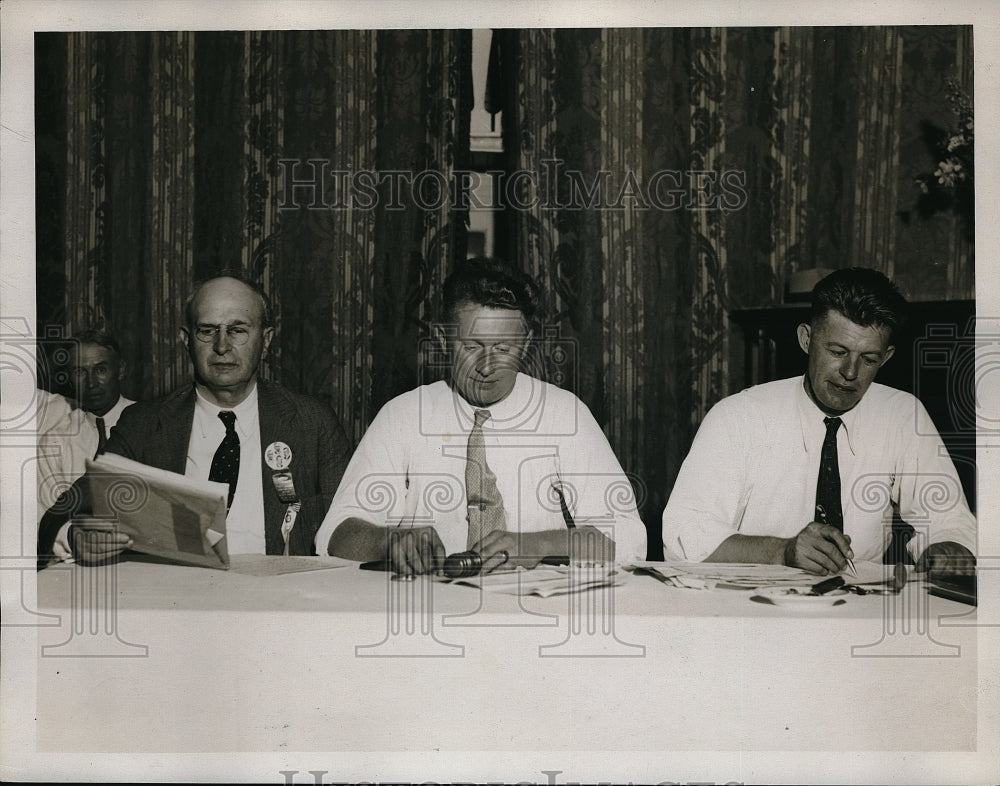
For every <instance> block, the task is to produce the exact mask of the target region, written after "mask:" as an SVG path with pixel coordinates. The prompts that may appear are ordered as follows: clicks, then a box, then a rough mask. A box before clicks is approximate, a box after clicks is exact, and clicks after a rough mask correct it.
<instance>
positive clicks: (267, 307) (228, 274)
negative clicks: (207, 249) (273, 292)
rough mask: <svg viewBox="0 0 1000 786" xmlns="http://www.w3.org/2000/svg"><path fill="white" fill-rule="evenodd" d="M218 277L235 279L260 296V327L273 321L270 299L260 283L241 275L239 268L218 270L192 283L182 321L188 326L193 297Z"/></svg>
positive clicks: (268, 325)
mask: <svg viewBox="0 0 1000 786" xmlns="http://www.w3.org/2000/svg"><path fill="white" fill-rule="evenodd" d="M220 278H231V279H234V280H235V281H239V282H240V283H241V284H243V285H244V286H246V287H248V288H250V289H251V290H252V291H253V292H254V294H256V295H257V297H259V298H260V304H261V307H262V309H263V318H264V324H263V325H262V327H270V326H271V325H273V324H274V323H273V322H272V316H271V299H270V298H269V297H268V296H267V293H266V292H265V291H264V290H263V289H262V288H261V286H260V284H258V283H257V282H256V281H252V280H250V279H249V278H247V277H246V276H245V275H243V273H242V272H240V271H239V270H235V271H230V270H220V271H219V272H218V273H216V274H215V275H213V276H209V277H208V278H203V279H201V280H200V281H196V282H195V284H194V289H193V290H191V294H190V295H188V299H187V301H186V302H185V303H184V321H185V322H186V323H187V325H188V327H191V326H192V322H191V304H192V303H194V299H195V298H196V297H197V296H198V293H199V292H200V291H201V288H202V287H203V286H205V284H208V283H209V282H211V281H215V280H217V279H220Z"/></svg>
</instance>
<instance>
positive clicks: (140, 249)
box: [36, 27, 973, 556]
mask: <svg viewBox="0 0 1000 786" xmlns="http://www.w3.org/2000/svg"><path fill="white" fill-rule="evenodd" d="M496 34H497V36H498V41H499V42H500V47H499V48H500V51H501V52H502V54H503V57H502V58H501V60H502V62H503V64H504V68H505V70H504V72H503V73H502V74H501V75H500V80H501V81H500V82H499V83H497V84H494V85H493V86H492V87H493V89H494V91H493V92H491V100H492V101H493V102H494V104H495V105H496V106H499V107H500V108H502V115H501V119H502V123H503V131H504V141H505V150H506V152H505V154H504V155H505V157H506V160H505V164H504V167H503V169H504V170H505V172H506V174H508V175H510V174H512V173H515V172H516V173H522V175H524V173H527V174H526V175H524V176H520V177H519V178H518V182H517V184H516V186H515V187H514V188H513V189H512V190H511V193H513V194H514V195H515V198H516V199H517V200H518V201H519V202H520V205H519V207H518V208H517V209H513V208H512V207H510V206H508V210H507V211H506V212H507V216H506V219H505V220H502V221H501V223H500V225H499V226H500V228H501V235H502V236H501V237H499V238H498V247H499V248H500V249H501V251H502V253H504V254H506V255H507V256H510V257H512V258H514V259H515V260H516V261H517V262H518V263H519V264H520V265H522V266H523V267H524V268H526V269H528V270H529V271H531V272H532V273H533V274H535V275H536V276H537V277H538V279H539V281H540V282H541V283H542V285H543V289H544V291H545V293H546V297H547V300H548V302H547V304H546V305H547V309H548V321H547V324H546V329H547V334H546V352H547V358H548V360H549V361H550V362H549V370H550V371H554V372H555V373H554V375H553V376H552V377H551V378H552V379H553V380H554V381H557V382H558V383H559V384H562V385H564V386H566V387H569V388H571V389H573V390H574V391H575V392H576V393H577V394H578V395H580V396H581V398H582V399H583V400H584V401H585V402H586V403H587V404H588V405H589V406H590V407H591V409H592V410H593V412H594V414H595V415H596V417H597V418H598V420H599V422H600V423H601V424H602V426H603V427H604V428H605V430H606V432H607V434H608V437H609V439H610V441H611V443H612V446H613V447H614V449H615V450H616V452H617V454H618V456H619V457H620V459H621V461H622V463H623V465H624V466H625V468H626V470H627V471H628V472H629V473H630V474H631V476H632V477H633V478H634V479H635V485H636V487H637V490H638V491H639V492H640V501H641V506H642V511H643V515H644V518H645V520H646V521H647V525H648V526H649V528H650V543H651V546H652V548H651V554H652V555H653V556H656V554H657V553H658V546H657V544H658V540H659V537H658V533H659V530H658V520H659V513H660V511H661V510H662V508H663V505H664V504H665V502H666V498H667V495H668V494H669V490H670V487H671V485H672V482H673V479H674V477H675V476H676V473H677V470H678V468H679V466H680V463H681V461H682V460H683V457H684V455H685V454H686V452H687V449H688V447H689V445H690V442H691V439H692V437H693V434H694V431H695V429H696V428H697V425H698V423H699V422H700V421H701V418H702V417H703V416H704V413H705V412H706V411H707V409H708V408H709V407H710V406H711V405H712V404H713V403H714V402H715V401H717V400H718V399H719V398H720V397H721V396H724V395H726V394H727V393H729V392H732V391H733V389H734V387H735V386H736V385H738V384H739V380H741V379H742V374H741V373H740V370H739V369H737V368H736V363H737V362H738V359H739V357H740V351H739V350H740V347H739V346H737V344H738V342H739V340H740V339H739V335H738V334H737V333H735V332H734V330H733V328H732V327H731V326H730V324H729V322H728V319H727V313H728V312H729V311H731V310H732V309H735V308H740V307H751V306H764V305H771V304H777V303H780V302H781V301H782V298H783V297H784V288H785V284H786V282H787V281H788V278H789V276H790V275H791V274H793V273H796V272H799V271H803V270H808V269H811V268H814V267H830V268H836V267H843V266H846V265H849V264H862V265H867V266H873V267H877V268H880V269H882V270H884V271H885V272H886V273H888V274H890V275H892V276H894V277H895V278H896V280H897V281H898V282H900V283H901V284H902V286H903V287H904V289H905V290H906V291H907V293H908V294H909V295H910V296H911V297H912V298H915V299H936V298H941V297H948V298H962V297H971V296H972V294H973V289H972V288H973V260H972V247H971V244H970V243H969V241H968V239H967V238H965V237H963V233H962V226H961V222H960V221H958V220H957V219H956V217H955V216H952V215H949V214H947V213H938V214H935V215H930V216H927V215H920V211H918V210H917V207H916V203H917V200H918V196H919V194H918V190H917V189H916V188H915V186H914V181H915V180H916V178H917V177H918V176H919V175H921V174H922V173H925V172H928V171H933V167H934V159H933V155H934V153H933V149H934V148H933V144H932V142H933V143H936V142H937V141H938V140H939V137H940V134H938V135H937V136H935V129H937V130H940V129H944V128H948V127H949V125H950V123H951V121H952V118H951V117H950V113H949V107H948V102H947V100H946V96H945V90H946V88H945V79H946V78H947V77H955V78H956V79H957V82H958V84H959V85H960V86H961V87H962V89H964V90H965V92H966V93H967V94H968V95H970V96H971V95H972V79H971V74H972V57H971V51H972V47H971V28H968V27H947V28H944V27H884V28H717V29H715V28H713V29H709V28H690V29H666V28H646V29H603V30H602V29H587V30H569V29H560V30H547V29H531V30H504V31H497V33H496ZM470 62H471V35H470V33H469V31H459V30H449V31H434V30H381V31H364V30H356V31H265V32H148V33H69V34H50V33H46V34H38V35H37V36H36V91H37V95H36V131H37V136H36V139H37V148H36V149H37V178H38V187H37V189H36V200H37V216H38V219H37V220H38V227H39V232H38V271H37V291H38V331H39V334H40V335H52V334H53V333H54V332H56V333H57V332H59V331H63V332H64V333H71V332H73V331H75V330H78V329H80V328H82V327H85V326H88V325H92V324H95V323H103V324H106V325H107V326H108V327H110V328H111V329H112V330H114V331H115V332H117V333H118V335H119V338H120V339H121V341H122V344H123V348H124V352H125V355H126V357H127V358H128V359H129V360H130V361H131V363H130V370H129V378H128V381H127V386H126V392H127V393H129V394H130V395H132V396H133V397H137V398H147V397H151V396H154V395H157V394H160V393H164V392H166V391H168V390H170V389H172V388H173V387H175V386H176V385H178V384H180V383H181V382H182V381H184V380H185V379H187V377H188V374H189V370H188V363H187V360H186V358H185V357H184V356H183V353H182V352H181V351H180V349H179V346H178V341H177V334H178V328H179V326H180V320H181V318H182V315H181V308H180V306H181V303H182V299H183V297H184V294H185V293H186V292H187V291H188V290H189V289H190V287H191V284H192V283H193V282H194V281H195V280H196V279H198V278H201V277H204V276H207V275H210V274H212V273H213V272H215V271H218V270H219V269H222V268H239V269H242V270H243V271H245V272H246V273H247V274H248V275H250V276H251V277H253V278H255V279H257V280H259V281H260V282H261V283H262V285H263V286H264V288H265V289H266V290H267V291H268V292H269V293H270V294H271V296H272V298H273V300H274V303H275V306H276V318H277V323H278V324H277V328H278V330H277V335H278V338H277V340H276V341H275V343H274V344H273V345H272V349H271V352H270V355H269V357H268V358H267V360H266V364H265V374H266V375H267V376H269V377H271V378H273V379H277V380H279V381H281V382H283V383H284V384H287V385H288V386H290V387H292V388H295V389H298V390H301V391H303V392H305V393H309V394H312V395H315V396H317V397H320V398H322V399H324V400H326V401H328V402H329V403H330V404H331V405H332V406H334V408H336V409H337V410H338V411H339V413H340V414H341V416H342V418H343V419H344V421H345V424H346V426H347V428H348V430H349V432H351V433H352V435H353V436H354V437H355V438H359V437H360V436H361V434H362V433H363V431H364V429H365V427H366V426H367V424H368V423H369V422H370V420H371V418H372V417H373V416H374V413H375V412H376V411H377V409H378V407H379V406H380V405H381V404H382V403H384V402H385V401H386V400H388V398H390V397H391V396H393V395H395V394H397V393H399V392H401V391H403V390H406V389H408V388H410V387H412V386H413V385H415V384H417V383H418V382H420V381H421V373H422V372H423V369H422V368H421V366H420V364H419V362H418V352H417V347H418V344H419V342H420V339H421V338H423V337H425V336H426V335H427V326H428V323H429V322H430V320H431V319H432V318H433V315H434V313H435V310H436V307H437V305H438V304H439V300H440V283H441V281H442V280H443V278H444V276H445V275H446V273H447V271H448V269H449V268H450V266H451V265H452V263H453V261H454V260H455V259H457V258H461V257H464V256H465V249H466V222H465V215H464V211H463V209H462V208H461V207H460V206H459V205H456V204H454V203H452V202H450V201H448V200H445V201H444V202H440V203H438V202H434V204H427V201H428V199H427V195H426V194H423V195H422V198H423V201H424V203H425V204H418V202H419V201H420V199H418V195H415V194H414V193H413V191H412V181H411V182H402V181H395V180H393V179H392V178H389V179H388V180H382V181H380V182H379V184H378V187H377V198H376V199H375V200H374V204H373V205H371V206H359V205H357V204H355V203H353V202H351V201H350V200H347V202H346V204H343V205H339V206H337V207H331V205H333V204H336V203H337V201H338V194H339V193H340V192H339V191H338V189H339V188H340V187H341V185H340V183H341V181H338V180H337V175H336V173H358V172H362V171H371V172H375V173H385V172H390V171H405V172H409V173H419V172H431V173H440V174H441V175H442V176H443V178H444V179H445V182H447V181H448V180H449V179H450V177H451V174H452V173H453V172H455V171H456V170H465V169H468V168H469V167H470V162H471V160H472V159H471V156H470V154H469V152H468V150H469V144H468V140H469V116H468V109H469V107H470V106H471V103H472V100H473V98H472V95H471V89H472V83H471V75H470V73H469V71H470ZM481 98H482V96H481V95H480V96H477V100H481ZM331 173H334V174H333V175H331ZM431 180H433V179H429V180H428V183H429V184H430V185H433V184H434V183H433V182H431ZM653 184H655V188H654V187H652V186H653ZM393 189H397V190H396V191H393ZM430 201H431V202H433V200H430ZM393 204H399V205H401V208H400V209H394V208H393V209H390V207H389V206H390V205H393ZM557 350H559V351H557ZM566 353H568V354H566ZM567 358H568V359H567ZM560 374H561V376H560Z"/></svg>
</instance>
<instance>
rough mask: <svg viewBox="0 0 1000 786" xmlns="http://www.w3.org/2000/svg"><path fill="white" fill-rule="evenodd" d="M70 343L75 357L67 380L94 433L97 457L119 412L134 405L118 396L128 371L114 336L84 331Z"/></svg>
mask: <svg viewBox="0 0 1000 786" xmlns="http://www.w3.org/2000/svg"><path fill="white" fill-rule="evenodd" d="M73 341H74V343H75V344H76V348H75V353H76V354H75V356H74V359H73V361H72V363H71V364H70V376H71V377H72V379H73V386H74V388H75V390H76V400H77V404H78V405H79V406H80V408H81V409H83V411H84V412H86V413H87V420H88V421H89V422H90V423H91V424H92V425H93V426H94V428H95V430H96V432H97V438H98V445H97V449H96V453H97V454H100V453H103V452H104V449H105V448H106V447H107V443H108V434H110V433H111V429H112V428H114V426H115V424H116V423H118V419H119V418H120V417H121V414H122V412H123V411H124V410H125V408H126V407H127V406H129V405H130V404H134V403H135V402H134V401H132V400H131V399H128V398H125V396H123V395H122V394H121V383H122V380H124V379H125V372H126V370H127V369H126V366H125V361H124V360H123V359H122V354H121V347H120V346H119V345H118V341H117V340H116V339H115V337H114V336H112V335H110V334H109V333H104V332H101V331H99V330H84V331H82V332H80V333H77V334H76V335H75V336H73Z"/></svg>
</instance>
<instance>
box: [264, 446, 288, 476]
mask: <svg viewBox="0 0 1000 786" xmlns="http://www.w3.org/2000/svg"><path fill="white" fill-rule="evenodd" d="M264 462H265V463H266V464H267V466H269V467H270V468H271V469H273V470H282V469H286V468H287V467H288V466H289V465H290V464H291V463H292V449H291V448H290V447H288V445H286V444H285V443H284V442H272V443H271V444H270V445H268V446H267V447H266V448H264Z"/></svg>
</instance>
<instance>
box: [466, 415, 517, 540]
mask: <svg viewBox="0 0 1000 786" xmlns="http://www.w3.org/2000/svg"><path fill="white" fill-rule="evenodd" d="M489 417H490V411H489V410H488V409H477V410H476V422H475V424H474V425H473V427H472V431H470V432H469V448H468V453H467V457H466V464H465V495H466V497H468V502H469V507H468V510H467V517H468V520H469V538H468V541H467V547H468V548H470V549H471V548H472V547H473V546H475V545H476V544H477V543H479V541H480V540H482V539H483V538H484V537H485V536H486V535H488V534H489V533H491V532H493V531H494V530H498V529H500V530H502V529H506V528H507V525H506V522H505V520H504V512H503V497H501V496H500V490H499V489H497V478H496V475H494V474H493V472H492V471H491V470H490V465H489V464H487V463H486V441H485V440H484V439H483V423H484V422H485V421H486V420H488V419H489Z"/></svg>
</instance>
